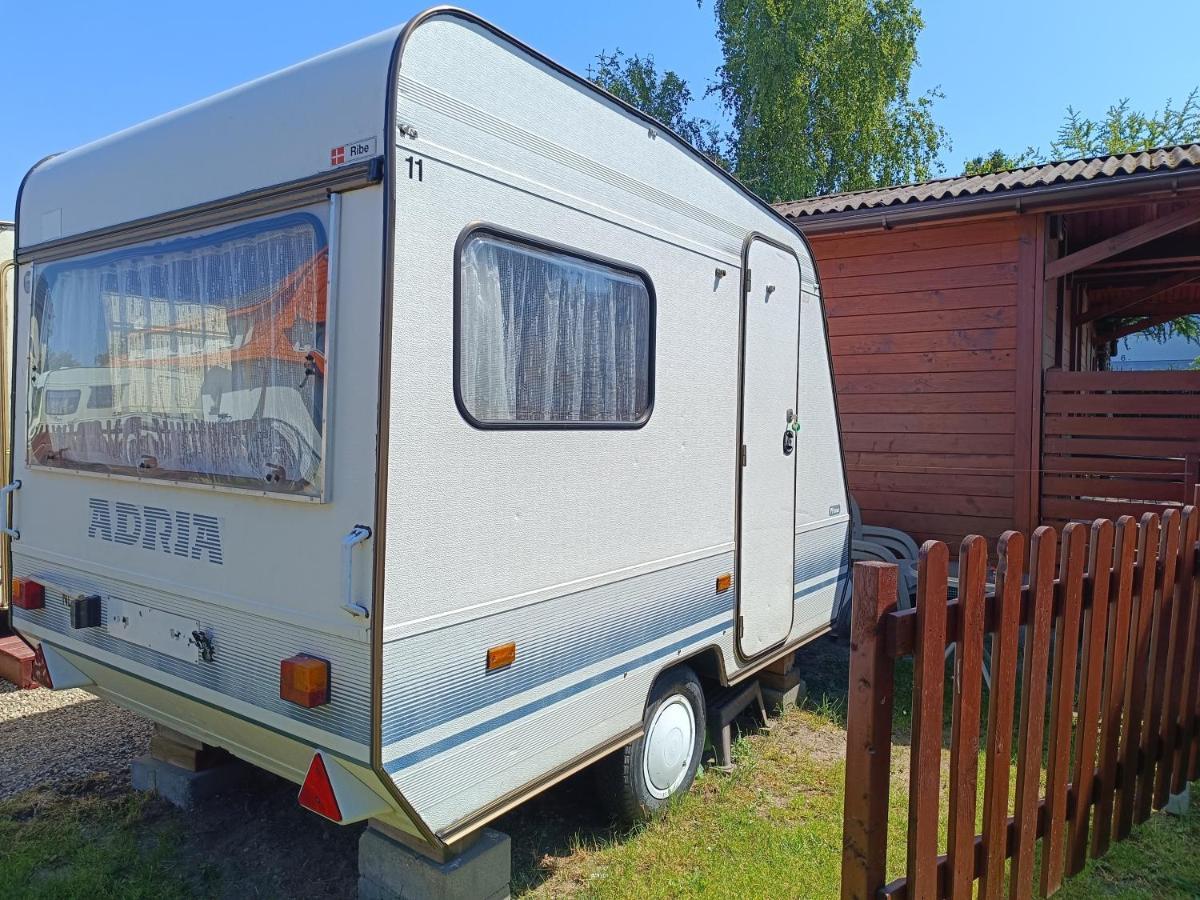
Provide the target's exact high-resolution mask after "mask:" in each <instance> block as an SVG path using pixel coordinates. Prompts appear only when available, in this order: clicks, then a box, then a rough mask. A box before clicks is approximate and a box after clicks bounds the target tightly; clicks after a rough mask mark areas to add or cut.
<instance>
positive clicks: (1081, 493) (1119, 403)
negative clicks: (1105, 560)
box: [1039, 369, 1200, 526]
mask: <svg viewBox="0 0 1200 900" xmlns="http://www.w3.org/2000/svg"><path fill="white" fill-rule="evenodd" d="M1043 407H1044V416H1043V421H1042V489H1041V496H1042V500H1041V502H1042V514H1041V518H1040V520H1039V521H1042V522H1045V523H1048V524H1051V525H1058V526H1061V525H1063V524H1065V523H1066V522H1068V521H1070V520H1072V519H1074V520H1082V521H1091V520H1093V519H1096V518H1109V519H1115V518H1117V516H1122V515H1134V516H1140V515H1142V513H1145V512H1156V513H1158V514H1159V515H1162V514H1163V513H1165V512H1166V510H1167V509H1168V508H1170V507H1176V508H1178V507H1181V506H1183V504H1184V503H1188V502H1190V500H1191V498H1192V495H1193V492H1194V491H1195V489H1196V484H1197V482H1198V481H1200V372H1062V371H1059V370H1057V369H1051V370H1050V371H1048V372H1046V376H1045V384H1044V397H1043Z"/></svg>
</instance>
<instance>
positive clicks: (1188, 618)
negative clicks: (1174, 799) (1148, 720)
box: [1171, 506, 1200, 794]
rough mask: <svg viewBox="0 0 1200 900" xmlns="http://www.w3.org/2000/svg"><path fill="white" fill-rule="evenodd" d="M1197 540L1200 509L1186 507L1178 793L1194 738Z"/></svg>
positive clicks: (1199, 609)
mask: <svg viewBox="0 0 1200 900" xmlns="http://www.w3.org/2000/svg"><path fill="white" fill-rule="evenodd" d="M1197 540H1200V510H1198V509H1197V508H1196V507H1194V506H1188V507H1187V508H1185V509H1184V511H1183V547H1182V549H1181V550H1180V560H1181V564H1180V567H1179V573H1180V574H1179V602H1180V615H1179V621H1180V622H1183V623H1184V625H1183V635H1182V641H1183V643H1182V645H1181V662H1180V667H1179V669H1178V672H1179V674H1180V676H1181V680H1182V690H1181V691H1180V695H1179V698H1178V700H1177V702H1176V703H1175V704H1174V709H1175V716H1176V725H1177V727H1178V729H1179V731H1180V732H1182V734H1181V739H1180V740H1179V741H1178V742H1177V743H1178V747H1177V749H1176V750H1175V758H1174V760H1173V761H1172V764H1171V770H1172V780H1171V793H1172V794H1179V793H1182V792H1183V789H1184V787H1186V785H1187V782H1188V779H1187V770H1188V757H1189V753H1190V749H1191V744H1192V743H1193V742H1194V741H1195V740H1196V737H1195V732H1194V731H1193V729H1194V728H1195V724H1194V721H1193V716H1192V710H1193V709H1194V708H1195V704H1196V701H1195V691H1196V677H1197V675H1196V662H1197V659H1196V652H1197V628H1198V627H1200V619H1198V618H1197V617H1198V616H1200V602H1198V601H1200V597H1198V596H1197V593H1196V542H1197Z"/></svg>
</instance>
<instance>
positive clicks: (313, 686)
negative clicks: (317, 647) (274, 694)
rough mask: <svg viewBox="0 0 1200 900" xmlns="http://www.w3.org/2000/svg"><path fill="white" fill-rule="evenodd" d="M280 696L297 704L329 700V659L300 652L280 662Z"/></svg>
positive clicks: (309, 704) (311, 703)
mask: <svg viewBox="0 0 1200 900" xmlns="http://www.w3.org/2000/svg"><path fill="white" fill-rule="evenodd" d="M279 697H280V699H282V700H286V701H288V702H289V703H295V704H296V705H297V706H306V707H308V708H309V709H311V708H312V707H314V706H322V705H324V704H326V703H328V702H329V660H326V659H320V658H318V657H316V656H309V655H308V654H307V653H300V654H297V655H296V656H292V657H289V658H288V659H285V660H284V661H283V662H281V663H280V664H279Z"/></svg>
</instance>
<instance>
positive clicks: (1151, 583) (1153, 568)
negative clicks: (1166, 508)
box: [1115, 513, 1160, 840]
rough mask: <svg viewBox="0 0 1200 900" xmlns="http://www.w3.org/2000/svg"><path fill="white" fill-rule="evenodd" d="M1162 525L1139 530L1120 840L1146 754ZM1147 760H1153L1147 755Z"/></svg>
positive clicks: (1148, 517)
mask: <svg viewBox="0 0 1200 900" xmlns="http://www.w3.org/2000/svg"><path fill="white" fill-rule="evenodd" d="M1159 531H1160V526H1159V521H1158V516H1156V515H1155V514H1154V513H1146V514H1145V515H1144V516H1142V521H1141V525H1140V526H1139V527H1138V549H1137V564H1138V578H1137V580H1136V585H1137V593H1136V594H1135V595H1134V600H1133V614H1132V619H1131V622H1130V629H1129V650H1128V652H1127V653H1126V658H1127V659H1128V660H1129V666H1128V668H1127V669H1126V672H1125V708H1124V709H1123V710H1122V715H1121V718H1122V719H1123V720H1124V723H1125V727H1124V728H1123V729H1122V735H1121V784H1120V785H1119V786H1118V796H1117V819H1116V828H1115V833H1116V836H1117V840H1124V839H1125V838H1127V837H1129V832H1130V831H1131V830H1132V828H1133V817H1134V805H1135V801H1136V799H1137V783H1138V781H1137V775H1138V759H1139V757H1142V756H1143V753H1142V746H1143V745H1142V725H1143V717H1144V709H1145V706H1146V683H1147V681H1148V679H1147V677H1146V674H1147V669H1148V660H1149V659H1150V625H1151V623H1152V621H1153V618H1154V589H1155V585H1156V583H1157V580H1156V576H1157V573H1158V540H1159ZM1144 758H1146V759H1147V761H1148V759H1149V754H1148V753H1146V754H1145V755H1144Z"/></svg>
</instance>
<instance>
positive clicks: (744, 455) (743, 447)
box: [742, 444, 746, 466]
mask: <svg viewBox="0 0 1200 900" xmlns="http://www.w3.org/2000/svg"><path fill="white" fill-rule="evenodd" d="M742 465H743V466H745V465H746V445H745V444H742Z"/></svg>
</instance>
